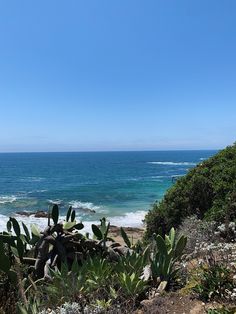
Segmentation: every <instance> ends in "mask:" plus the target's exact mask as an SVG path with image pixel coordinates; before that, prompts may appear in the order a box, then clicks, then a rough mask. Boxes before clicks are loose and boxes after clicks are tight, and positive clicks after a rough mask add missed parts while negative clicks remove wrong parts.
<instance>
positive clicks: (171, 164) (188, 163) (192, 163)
mask: <svg viewBox="0 0 236 314" xmlns="http://www.w3.org/2000/svg"><path fill="white" fill-rule="evenodd" d="M147 163H148V164H154V165H166V166H195V165H196V163H195V162H188V161H183V162H173V161H148V162H147Z"/></svg>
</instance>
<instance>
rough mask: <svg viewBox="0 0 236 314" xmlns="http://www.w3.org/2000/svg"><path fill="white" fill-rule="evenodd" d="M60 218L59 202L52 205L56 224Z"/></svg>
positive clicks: (53, 218)
mask: <svg viewBox="0 0 236 314" xmlns="http://www.w3.org/2000/svg"><path fill="white" fill-rule="evenodd" d="M58 218H59V208H58V205H57V204H54V205H53V207H52V220H53V222H54V225H56V224H57V223H58Z"/></svg>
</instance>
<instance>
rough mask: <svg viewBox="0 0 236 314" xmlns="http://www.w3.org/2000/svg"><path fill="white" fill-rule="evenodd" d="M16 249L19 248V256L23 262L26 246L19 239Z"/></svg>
mask: <svg viewBox="0 0 236 314" xmlns="http://www.w3.org/2000/svg"><path fill="white" fill-rule="evenodd" d="M16 248H17V252H18V256H19V258H20V260H22V258H23V256H24V244H23V242H22V240H21V239H20V238H18V239H17V243H16Z"/></svg>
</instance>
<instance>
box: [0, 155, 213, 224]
mask: <svg viewBox="0 0 236 314" xmlns="http://www.w3.org/2000/svg"><path fill="white" fill-rule="evenodd" d="M215 153H216V151H156V152H91V153H14V154H13V153H9V154H8V153H5V154H0V219H1V221H3V220H4V221H5V219H4V217H5V216H9V215H13V214H14V213H16V212H17V211H35V210H39V209H40V210H47V208H48V206H49V205H50V204H51V203H55V202H57V203H58V204H60V208H61V214H62V215H64V214H65V211H66V209H67V208H68V206H69V205H72V206H73V208H75V209H76V212H77V216H78V217H79V218H80V219H82V220H83V221H97V220H99V219H100V218H101V217H103V216H107V217H109V218H111V220H112V222H114V223H118V224H119V220H120V223H123V224H124V223H125V224H126V225H135V224H138V222H139V223H140V221H141V219H142V218H143V217H144V214H145V212H146V211H147V210H148V209H149V208H150V206H151V204H152V203H153V202H155V201H156V200H160V199H161V198H162V197H163V194H164V193H165V191H166V190H167V189H168V188H169V187H170V186H171V185H172V184H173V179H172V178H173V177H175V176H181V175H184V174H185V173H186V172H187V171H188V169H190V168H192V167H194V166H195V165H196V164H197V163H199V162H201V161H202V160H204V159H206V158H208V157H209V156H212V155H213V154H215ZM28 219H30V218H28Z"/></svg>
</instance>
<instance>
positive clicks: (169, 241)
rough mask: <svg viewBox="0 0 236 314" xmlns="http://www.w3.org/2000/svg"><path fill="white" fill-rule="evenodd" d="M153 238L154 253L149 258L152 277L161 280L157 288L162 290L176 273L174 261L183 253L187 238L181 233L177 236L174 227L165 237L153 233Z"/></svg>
mask: <svg viewBox="0 0 236 314" xmlns="http://www.w3.org/2000/svg"><path fill="white" fill-rule="evenodd" d="M153 238H154V245H155V250H156V253H155V254H154V256H153V258H152V260H151V271H152V277H153V279H154V280H155V281H158V280H159V281H160V282H161V283H160V285H159V288H160V289H161V290H164V289H165V288H166V286H167V285H168V283H169V282H170V281H171V280H173V279H175V277H176V275H177V273H178V268H176V262H177V261H178V260H180V258H181V256H182V254H183V250H184V248H185V246H186V243H187V238H186V237H185V236H183V235H182V236H181V237H180V238H177V237H176V232H175V229H174V228H172V229H171V230H170V233H169V235H165V238H163V237H162V236H160V235H154V236H153Z"/></svg>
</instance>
